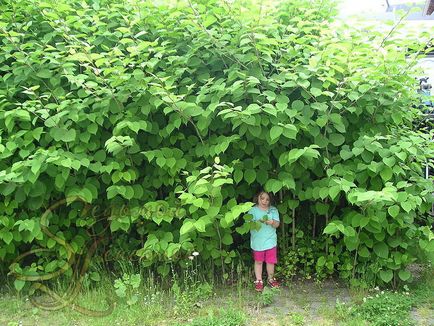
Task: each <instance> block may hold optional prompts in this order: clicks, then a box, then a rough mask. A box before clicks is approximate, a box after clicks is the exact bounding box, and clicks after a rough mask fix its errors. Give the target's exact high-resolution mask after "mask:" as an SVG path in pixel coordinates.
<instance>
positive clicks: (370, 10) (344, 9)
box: [339, 0, 434, 84]
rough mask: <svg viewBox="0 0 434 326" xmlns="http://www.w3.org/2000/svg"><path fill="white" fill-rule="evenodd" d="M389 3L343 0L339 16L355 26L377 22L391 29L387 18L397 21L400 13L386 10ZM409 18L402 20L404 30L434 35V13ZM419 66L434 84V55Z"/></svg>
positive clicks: (393, 0)
mask: <svg viewBox="0 0 434 326" xmlns="http://www.w3.org/2000/svg"><path fill="white" fill-rule="evenodd" d="M425 3H426V1H425V0H413V1H408V0H407V1H405V0H389V5H391V6H393V7H395V8H396V6H399V5H403V4H414V5H421V6H424V5H425ZM386 10H387V3H386V1H385V0H341V4H340V5H339V18H340V19H342V20H343V21H345V23H347V24H348V23H349V24H351V25H355V26H358V25H360V26H363V25H365V24H372V23H375V25H376V26H377V27H380V28H381V26H383V25H384V27H385V29H387V30H389V29H390V25H387V24H386V23H385V21H386V20H392V21H395V22H397V21H398V20H399V19H400V15H399V14H398V13H396V12H395V13H394V12H386ZM410 18H411V19H409V20H405V21H403V22H402V24H403V32H404V33H405V32H411V31H412V30H416V31H420V32H421V31H427V32H429V33H430V34H431V35H434V14H432V15H431V16H429V17H427V16H423V15H422V12H419V13H415V14H413V15H412V16H411V17H410ZM419 66H420V67H421V68H422V69H423V70H424V75H425V76H428V77H430V82H431V84H434V56H430V57H427V58H425V59H422V60H420V62H419Z"/></svg>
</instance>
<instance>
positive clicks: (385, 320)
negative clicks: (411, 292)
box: [352, 292, 414, 326]
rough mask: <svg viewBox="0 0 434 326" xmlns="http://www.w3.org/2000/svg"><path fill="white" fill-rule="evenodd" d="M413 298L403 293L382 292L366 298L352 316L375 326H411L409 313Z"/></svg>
mask: <svg viewBox="0 0 434 326" xmlns="http://www.w3.org/2000/svg"><path fill="white" fill-rule="evenodd" d="M413 304H414V302H413V298H412V297H410V296H408V295H405V294H403V293H393V292H382V293H379V294H376V295H375V296H373V297H368V298H367V299H366V301H365V302H364V303H363V304H361V305H360V306H357V307H355V309H354V311H353V312H352V314H353V315H354V316H356V317H359V318H363V319H364V320H367V321H369V322H370V323H371V325H375V326H386V325H387V326H393V325H396V326H398V325H412V324H413V323H412V322H411V321H410V316H409V312H410V310H411V307H412V305H413Z"/></svg>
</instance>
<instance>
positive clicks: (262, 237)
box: [249, 206, 279, 251]
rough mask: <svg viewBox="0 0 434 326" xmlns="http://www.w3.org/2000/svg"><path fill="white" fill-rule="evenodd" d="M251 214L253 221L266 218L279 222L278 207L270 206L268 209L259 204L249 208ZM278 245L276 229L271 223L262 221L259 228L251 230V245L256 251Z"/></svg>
mask: <svg viewBox="0 0 434 326" xmlns="http://www.w3.org/2000/svg"><path fill="white" fill-rule="evenodd" d="M249 214H251V215H253V221H259V220H264V218H265V219H273V220H275V221H278V222H279V212H278V211H277V209H276V207H273V206H270V208H269V209H268V210H265V211H264V210H262V209H260V208H259V207H258V206H254V207H252V208H251V209H250V210H249ZM276 246H277V233H276V229H275V228H273V227H272V226H271V225H268V224H265V223H261V228H260V229H259V230H251V231H250V247H251V248H252V249H253V250H256V251H263V250H268V249H271V248H273V247H276Z"/></svg>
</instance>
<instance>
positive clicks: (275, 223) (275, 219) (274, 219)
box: [266, 207, 280, 229]
mask: <svg viewBox="0 0 434 326" xmlns="http://www.w3.org/2000/svg"><path fill="white" fill-rule="evenodd" d="M266 223H267V224H268V225H270V226H272V227H273V228H275V229H277V228H278V227H279V225H280V221H279V212H278V210H277V209H276V208H275V207H273V208H272V209H271V220H268V221H267V222H266Z"/></svg>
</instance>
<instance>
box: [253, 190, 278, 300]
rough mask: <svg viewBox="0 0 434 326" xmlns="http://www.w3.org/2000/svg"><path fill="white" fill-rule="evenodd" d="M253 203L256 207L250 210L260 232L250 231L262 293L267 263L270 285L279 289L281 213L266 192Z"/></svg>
mask: <svg viewBox="0 0 434 326" xmlns="http://www.w3.org/2000/svg"><path fill="white" fill-rule="evenodd" d="M253 202H255V203H256V205H255V206H254V207H252V208H251V209H250V210H249V214H251V215H253V221H259V222H260V223H261V227H260V229H259V230H251V231H250V246H251V248H252V250H253V259H254V260H255V276H256V281H255V289H256V291H262V290H263V289H264V282H263V281H262V266H263V264H264V262H265V264H266V267H267V274H268V285H269V286H271V287H279V283H278V282H277V281H276V280H275V279H274V265H275V264H276V263H277V233H276V229H277V228H278V227H279V224H280V222H279V212H278V211H277V209H276V208H275V207H273V206H270V195H269V194H268V193H267V192H266V191H260V192H259V193H258V194H257V195H256V196H255V198H254V199H253Z"/></svg>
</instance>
